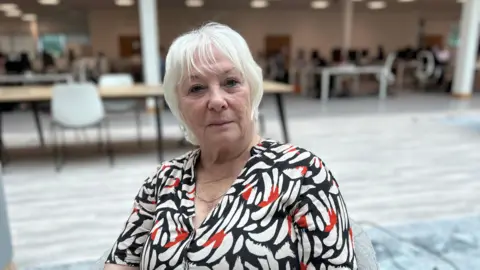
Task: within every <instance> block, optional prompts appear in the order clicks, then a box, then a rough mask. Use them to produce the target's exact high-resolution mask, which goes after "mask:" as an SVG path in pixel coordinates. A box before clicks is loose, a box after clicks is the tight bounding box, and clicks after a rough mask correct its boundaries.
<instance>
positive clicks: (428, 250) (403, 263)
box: [22, 216, 480, 270]
mask: <svg viewBox="0 0 480 270" xmlns="http://www.w3.org/2000/svg"><path fill="white" fill-rule="evenodd" d="M357 223H359V224H360V225H362V226H363V227H364V228H365V230H366V232H367V233H368V235H369V237H370V238H371V240H372V244H373V246H374V248H375V252H376V254H377V260H378V263H379V266H380V269H382V270H384V269H385V270H403V269H405V270H474V269H480V267H479V266H480V256H478V255H479V254H480V216H472V217H462V218H455V219H448V220H434V221H425V222H419V223H413V224H408V225H400V226H391V227H380V226H375V225H374V224H370V223H368V222H357ZM94 269H95V270H99V269H102V263H101V261H100V260H99V261H84V262H72V263H67V264H59V265H43V266H37V267H31V268H24V269H22V270H94ZM360 270H361V269H360Z"/></svg>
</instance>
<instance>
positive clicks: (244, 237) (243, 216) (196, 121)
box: [105, 23, 357, 270]
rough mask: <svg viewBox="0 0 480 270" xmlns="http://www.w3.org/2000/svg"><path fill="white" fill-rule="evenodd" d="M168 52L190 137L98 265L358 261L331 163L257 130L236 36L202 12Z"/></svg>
mask: <svg viewBox="0 0 480 270" xmlns="http://www.w3.org/2000/svg"><path fill="white" fill-rule="evenodd" d="M166 63H167V68H166V70H167V73H166V74H165V82H164V90H165V99H166V101H167V103H168V105H169V107H170V109H171V111H172V113H173V115H174V116H175V117H177V119H178V120H179V121H180V123H181V125H182V126H183V130H184V131H185V135H186V138H187V140H188V141H189V142H191V143H192V144H194V145H196V146H197V148H196V149H195V150H192V151H190V152H188V153H186V154H184V155H183V156H180V157H178V158H174V159H172V160H169V161H165V162H163V163H162V164H161V165H160V166H159V167H158V169H157V171H156V172H155V173H153V174H152V175H151V176H150V177H148V178H147V179H146V180H145V182H144V184H143V186H142V187H141V188H140V190H139V192H138V194H137V196H136V197H135V200H134V204H133V209H132V212H131V214H130V216H129V217H128V219H127V222H126V224H125V227H124V229H123V231H122V232H121V233H120V234H119V236H118V239H117V241H116V242H115V244H114V245H113V248H112V250H111V252H110V253H109V256H108V258H107V259H106V264H105V270H116V269H119V270H120V269H121V270H127V269H131V270H133V269H189V268H191V269H240V268H242V269H243V267H244V266H248V268H252V269H253V268H255V269H267V268H269V269H357V260H356V256H355V249H354V246H353V231H352V228H351V226H350V220H349V216H348V212H347V208H346V204H345V202H344V200H343V198H342V195H341V193H340V191H339V186H338V183H337V181H336V180H335V178H334V176H333V174H332V172H331V171H330V170H329V169H327V167H326V166H325V163H324V162H323V161H322V160H321V159H320V158H319V157H317V156H316V155H314V154H313V153H312V152H309V151H308V150H305V149H302V148H299V147H296V146H294V145H290V144H283V143H279V142H276V141H274V140H267V139H264V138H262V137H261V136H260V135H259V134H258V133H257V131H256V128H255V127H256V119H257V116H258V106H259V104H260V101H261V99H262V95H263V77H262V70H261V69H260V67H259V66H258V65H257V63H256V62H255V60H254V58H253V56H252V54H251V52H250V50H249V47H248V45H247V42H246V41H245V40H244V38H243V37H242V36H241V35H240V34H238V33H237V32H235V31H234V30H232V29H231V28H229V27H227V26H225V25H221V24H217V23H209V24H207V25H205V26H202V27H201V28H200V29H197V30H194V31H192V32H189V33H186V34H184V35H182V36H180V37H179V38H177V39H176V40H175V41H174V42H173V43H172V45H171V47H170V49H169V52H168V54H167V59H166Z"/></svg>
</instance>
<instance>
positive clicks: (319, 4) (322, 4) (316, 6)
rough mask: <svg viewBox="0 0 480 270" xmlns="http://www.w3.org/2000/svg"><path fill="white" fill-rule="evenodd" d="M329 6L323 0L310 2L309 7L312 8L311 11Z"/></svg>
mask: <svg viewBox="0 0 480 270" xmlns="http://www.w3.org/2000/svg"><path fill="white" fill-rule="evenodd" d="M328 5H329V3H328V1H325V0H316V1H312V2H311V3H310V6H311V7H312V8H313V9H323V8H327V7H328Z"/></svg>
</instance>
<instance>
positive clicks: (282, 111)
mask: <svg viewBox="0 0 480 270" xmlns="http://www.w3.org/2000/svg"><path fill="white" fill-rule="evenodd" d="M275 100H276V101H277V108H278V114H279V116H280V122H281V125H282V132H283V140H284V141H285V142H286V143H288V142H290V138H289V136H288V128H287V119H286V118H285V109H284V106H283V95H282V94H280V93H276V94H275Z"/></svg>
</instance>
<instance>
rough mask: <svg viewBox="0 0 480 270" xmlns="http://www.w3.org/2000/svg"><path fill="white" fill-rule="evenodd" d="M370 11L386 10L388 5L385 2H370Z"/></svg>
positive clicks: (368, 5) (368, 4)
mask: <svg viewBox="0 0 480 270" xmlns="http://www.w3.org/2000/svg"><path fill="white" fill-rule="evenodd" d="M367 7H368V8H369V9H382V8H386V7H387V4H386V3H385V2H384V1H370V2H368V3H367Z"/></svg>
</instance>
